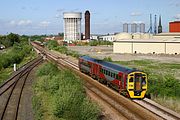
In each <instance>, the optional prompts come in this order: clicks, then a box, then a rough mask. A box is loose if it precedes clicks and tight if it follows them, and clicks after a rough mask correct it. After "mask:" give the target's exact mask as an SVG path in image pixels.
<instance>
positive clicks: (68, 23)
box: [63, 12, 82, 42]
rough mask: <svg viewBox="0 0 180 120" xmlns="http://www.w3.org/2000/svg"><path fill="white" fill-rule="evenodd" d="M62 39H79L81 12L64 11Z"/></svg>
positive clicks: (68, 40)
mask: <svg viewBox="0 0 180 120" xmlns="http://www.w3.org/2000/svg"><path fill="white" fill-rule="evenodd" d="M63 17H64V41H67V42H70V41H74V40H81V19H82V13H81V12H64V13H63Z"/></svg>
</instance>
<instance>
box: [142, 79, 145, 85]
mask: <svg viewBox="0 0 180 120" xmlns="http://www.w3.org/2000/svg"><path fill="white" fill-rule="evenodd" d="M145 84H146V77H142V85H145Z"/></svg>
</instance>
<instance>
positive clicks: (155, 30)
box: [154, 15, 157, 35]
mask: <svg viewBox="0 0 180 120" xmlns="http://www.w3.org/2000/svg"><path fill="white" fill-rule="evenodd" d="M154 34H155V35H156V34H157V18H156V15H155V16H154Z"/></svg>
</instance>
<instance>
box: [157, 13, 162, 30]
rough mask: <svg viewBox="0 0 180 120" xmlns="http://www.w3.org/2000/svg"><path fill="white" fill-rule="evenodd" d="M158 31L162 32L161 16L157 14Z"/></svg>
mask: <svg viewBox="0 0 180 120" xmlns="http://www.w3.org/2000/svg"><path fill="white" fill-rule="evenodd" d="M158 33H162V25H161V16H159V26H158Z"/></svg>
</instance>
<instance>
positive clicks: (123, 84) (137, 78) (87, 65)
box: [79, 56, 147, 99]
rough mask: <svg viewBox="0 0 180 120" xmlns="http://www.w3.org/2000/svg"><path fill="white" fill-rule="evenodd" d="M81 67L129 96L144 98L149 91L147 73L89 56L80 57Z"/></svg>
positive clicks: (81, 69)
mask: <svg viewBox="0 0 180 120" xmlns="http://www.w3.org/2000/svg"><path fill="white" fill-rule="evenodd" d="M79 69H80V71H81V72H84V73H86V74H89V75H90V76H91V77H93V78H94V79H97V80H98V81H99V82H101V83H104V84H107V85H108V86H111V87H113V88H114V89H116V90H117V91H118V92H119V93H120V94H123V95H125V96H127V97H129V98H137V99H143V98H144V97H145V94H146V91H147V74H146V73H144V72H142V71H140V70H137V69H131V68H127V67H124V66H120V65H117V64H113V63H110V62H106V61H103V60H98V59H95V58H91V57H89V56H81V57H79Z"/></svg>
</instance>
